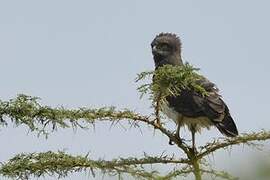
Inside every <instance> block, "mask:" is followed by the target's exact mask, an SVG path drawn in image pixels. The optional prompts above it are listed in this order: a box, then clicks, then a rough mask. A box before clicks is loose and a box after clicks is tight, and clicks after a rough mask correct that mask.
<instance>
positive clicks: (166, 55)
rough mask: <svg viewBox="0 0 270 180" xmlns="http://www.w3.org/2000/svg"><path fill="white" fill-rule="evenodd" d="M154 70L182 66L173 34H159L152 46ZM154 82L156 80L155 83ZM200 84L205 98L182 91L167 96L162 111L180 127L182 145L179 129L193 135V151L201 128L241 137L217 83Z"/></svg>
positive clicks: (178, 47)
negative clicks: (211, 127)
mask: <svg viewBox="0 0 270 180" xmlns="http://www.w3.org/2000/svg"><path fill="white" fill-rule="evenodd" d="M151 47H152V54H153V58H154V62H155V69H156V70H157V69H158V68H159V67H162V66H163V65H167V64H168V65H173V66H182V65H183V61H182V58H181V42H180V39H179V37H177V36H176V35H175V34H172V33H160V34H158V35H157V36H156V37H155V39H154V40H153V41H152V43H151ZM153 80H154V79H153ZM198 83H199V84H200V85H201V86H202V87H203V88H204V89H205V90H206V91H207V94H208V95H207V96H202V95H200V94H199V93H197V92H196V91H195V90H187V89H181V93H180V94H179V95H177V96H167V97H166V101H167V103H162V105H161V111H162V112H163V113H165V114H166V115H167V116H168V117H169V118H170V119H172V120H173V121H174V122H175V123H176V124H177V130H176V137H177V138H178V139H179V140H180V141H181V138H180V135H179V131H180V127H181V126H184V125H186V126H187V127H188V129H189V130H190V131H191V134H192V147H193V149H194V148H195V132H198V131H199V132H200V130H201V128H208V129H209V127H210V126H215V127H217V129H218V130H219V131H220V132H221V133H222V134H223V135H225V136H228V137H235V136H237V135H238V131H237V127H236V125H235V123H234V121H233V118H232V117H231V115H230V112H229V108H228V107H227V105H226V104H225V102H224V101H223V100H222V99H221V95H219V92H218V89H217V87H216V86H215V84H214V83H212V82H210V81H209V80H208V79H206V78H205V77H202V78H201V79H200V80H199V81H198Z"/></svg>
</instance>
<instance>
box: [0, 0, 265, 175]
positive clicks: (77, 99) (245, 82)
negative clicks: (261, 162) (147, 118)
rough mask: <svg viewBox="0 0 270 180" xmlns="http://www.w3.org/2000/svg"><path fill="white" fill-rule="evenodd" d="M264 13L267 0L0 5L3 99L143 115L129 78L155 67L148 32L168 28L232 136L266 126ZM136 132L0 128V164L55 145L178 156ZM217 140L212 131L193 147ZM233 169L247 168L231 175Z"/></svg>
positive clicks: (144, 104) (228, 160)
mask: <svg viewBox="0 0 270 180" xmlns="http://www.w3.org/2000/svg"><path fill="white" fill-rule="evenodd" d="M269 7H270V2H269V1H266V0H264V1H263V0H260V1H251V0H250V1H248V0H238V1H233V0H227V1H214V0H205V1H191V0H190V1H184V0H174V1H158V0H148V1H142V0H140V1H139V0H137V1H136V0H133V1H124V0H115V1H104V0H99V1H90V0H89V1H80V0H78V1H70V0H59V1H55V0H54V1H52V0H46V1H34V0H32V1H28V0H25V1H18V0H17V1H11V0H10V1H4V0H2V1H0V63H1V71H0V82H1V93H0V98H1V99H2V100H8V99H10V98H14V97H15V96H16V95H17V94H18V93H24V94H28V95H33V96H39V97H41V98H42V103H43V104H46V105H51V106H59V105H63V106H65V107H69V108H76V107H82V106H87V107H100V106H104V105H115V106H119V107H128V108H131V109H135V110H137V111H138V112H141V113H150V112H151V110H150V109H149V106H150V102H149V101H148V100H147V99H143V100H140V99H139V96H138V93H137V92H136V84H135V83H134V78H135V76H136V73H139V72H141V71H144V70H152V69H153V67H154V65H153V61H152V55H151V50H150V43H151V41H152V39H153V38H154V37H155V35H156V34H157V33H159V32H174V33H176V34H178V35H179V36H180V38H181V39H182V43H183V57H184V60H186V61H189V62H190V63H191V64H193V65H195V66H196V67H200V68H201V73H202V74H203V75H205V76H207V77H208V78H209V79H210V80H211V81H213V82H215V83H216V84H217V85H218V87H219V88H220V89H221V93H222V95H223V97H224V100H225V101H226V102H227V104H228V106H229V107H230V109H231V113H232V116H233V117H234V119H235V122H236V124H237V126H238V129H239V131H240V132H251V131H256V130H260V129H262V128H264V129H269V127H270V123H269V118H268V117H269V115H268V111H269V107H270V98H269V91H270V85H269V77H270V71H269V66H270V63H269V59H270V54H269V50H270V49H269V42H270V36H269V32H270V23H269V17H270V11H269ZM142 131H143V134H140V131H139V130H136V129H135V130H124V129H123V128H121V127H115V128H112V129H110V125H109V124H101V123H98V124H97V125H96V130H95V132H94V131H93V130H89V131H82V130H78V131H77V132H76V133H75V134H74V133H73V131H72V130H71V129H67V130H59V131H58V132H57V133H53V134H51V135H50V136H49V139H47V140H45V139H44V138H37V137H36V136H35V135H34V134H32V133H29V134H27V129H26V128H25V127H19V128H14V127H13V126H12V125H10V126H9V127H8V128H2V129H1V130H0V140H1V150H0V161H5V160H7V159H9V158H11V157H13V156H14V155H15V154H17V153H19V152H37V151H47V150H55V151H56V150H58V149H60V150H63V149H65V150H66V151H67V152H68V153H72V154H86V153H87V152H91V153H90V154H92V155H93V158H98V157H104V158H105V159H111V158H114V157H119V156H123V157H128V156H132V155H137V156H141V155H143V152H146V153H148V154H161V153H162V152H163V151H164V150H165V151H166V152H168V154H170V153H172V152H174V153H177V154H179V153H178V150H177V149H176V148H175V147H173V146H169V145H168V140H167V138H166V137H164V136H162V135H160V133H155V135H153V131H152V129H150V128H145V127H143V128H142ZM183 134H184V136H185V137H190V136H189V133H188V132H187V131H185V132H183ZM219 136H221V134H220V133H219V132H218V131H217V130H216V129H214V128H213V129H211V130H210V131H207V130H205V131H203V133H202V134H201V135H200V136H198V141H199V142H201V143H203V142H205V141H207V140H209V139H211V138H212V137H219ZM268 147H269V146H268ZM254 152H256V151H253V150H250V149H249V148H244V149H243V148H242V147H240V148H233V150H232V152H231V155H229V153H228V152H226V151H225V152H218V153H217V154H216V157H215V161H214V162H213V164H214V165H215V166H216V167H217V168H219V169H225V170H229V171H230V172H232V173H233V174H235V175H241V174H243V173H242V172H245V171H246V170H247V169H248V168H249V167H245V166H244V165H246V164H252V163H253V159H252V158H250V154H252V153H254ZM240 166H241V167H243V166H244V167H245V168H242V171H241V170H239V169H238V170H237V171H236V170H235V169H236V167H240ZM46 179H50V178H46ZM51 179H54V178H51ZM66 179H78V180H84V179H87V175H85V174H83V173H82V174H77V175H72V176H71V177H70V178H66ZM109 179H110V178H109ZM111 179H114V178H111Z"/></svg>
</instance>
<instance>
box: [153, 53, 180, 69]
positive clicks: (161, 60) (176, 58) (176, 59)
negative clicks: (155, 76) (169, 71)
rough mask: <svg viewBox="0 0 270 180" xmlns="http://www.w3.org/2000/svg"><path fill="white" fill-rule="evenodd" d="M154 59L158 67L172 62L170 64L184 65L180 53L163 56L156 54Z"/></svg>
mask: <svg viewBox="0 0 270 180" xmlns="http://www.w3.org/2000/svg"><path fill="white" fill-rule="evenodd" d="M154 61H155V66H156V69H157V68H159V67H161V66H164V65H167V64H170V65H173V66H181V65H183V61H182V58H181V55H179V54H177V55H172V56H169V57H162V56H158V55H155V56H154Z"/></svg>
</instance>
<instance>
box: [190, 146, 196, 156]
mask: <svg viewBox="0 0 270 180" xmlns="http://www.w3.org/2000/svg"><path fill="white" fill-rule="evenodd" d="M188 149H189V151H190V152H191V153H192V154H195V155H196V154H198V151H197V149H196V147H189V148H188Z"/></svg>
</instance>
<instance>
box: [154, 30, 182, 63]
mask: <svg viewBox="0 0 270 180" xmlns="http://www.w3.org/2000/svg"><path fill="white" fill-rule="evenodd" d="M151 47H152V54H153V56H154V61H155V66H156V68H157V67H160V66H162V65H165V64H171V65H181V64H182V60H181V42H180V39H179V37H177V36H176V35H175V34H172V33H160V34H159V35H157V36H156V37H155V39H154V40H153V41H152V43H151Z"/></svg>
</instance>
